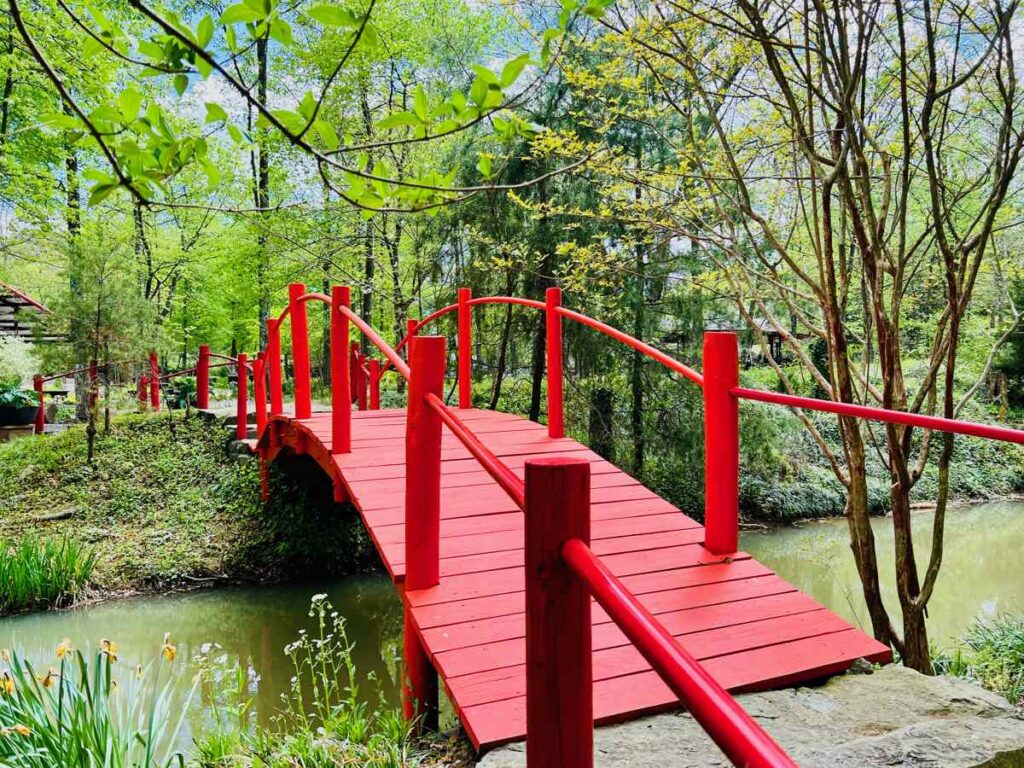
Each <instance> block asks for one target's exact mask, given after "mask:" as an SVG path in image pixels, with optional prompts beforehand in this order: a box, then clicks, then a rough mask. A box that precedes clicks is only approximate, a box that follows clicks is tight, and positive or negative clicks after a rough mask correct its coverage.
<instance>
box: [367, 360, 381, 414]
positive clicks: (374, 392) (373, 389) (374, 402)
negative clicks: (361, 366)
mask: <svg viewBox="0 0 1024 768" xmlns="http://www.w3.org/2000/svg"><path fill="white" fill-rule="evenodd" d="M368 362H369V365H370V410H371V411H379V410H380V360H377V359H376V358H373V359H371V360H369V361H368Z"/></svg>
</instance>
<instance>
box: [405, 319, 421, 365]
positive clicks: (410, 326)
mask: <svg viewBox="0 0 1024 768" xmlns="http://www.w3.org/2000/svg"><path fill="white" fill-rule="evenodd" d="M417 325H419V323H418V322H417V321H416V318H415V317H407V318H406V319H405V335H406V337H407V338H410V339H411V338H412V337H413V336H415V335H416V326H417ZM406 343H407V344H408V342H406ZM405 356H406V358H408V356H409V353H408V351H407V352H406V355H405Z"/></svg>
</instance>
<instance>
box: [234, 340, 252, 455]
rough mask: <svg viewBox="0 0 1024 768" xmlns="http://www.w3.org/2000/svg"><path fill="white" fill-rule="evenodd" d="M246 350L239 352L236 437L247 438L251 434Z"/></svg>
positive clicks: (238, 438) (239, 438)
mask: <svg viewBox="0 0 1024 768" xmlns="http://www.w3.org/2000/svg"><path fill="white" fill-rule="evenodd" d="M248 362H249V361H248V359H247V358H246V354H245V352H239V353H238V365H237V366H236V368H237V371H238V402H237V404H236V408H235V438H236V439H237V440H245V438H246V436H247V435H248V434H249V368H248V365H247V363H248Z"/></svg>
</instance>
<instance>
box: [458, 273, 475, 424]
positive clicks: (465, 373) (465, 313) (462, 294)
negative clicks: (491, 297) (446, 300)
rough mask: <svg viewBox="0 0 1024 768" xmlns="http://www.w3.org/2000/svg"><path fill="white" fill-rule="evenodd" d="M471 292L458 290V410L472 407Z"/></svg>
mask: <svg viewBox="0 0 1024 768" xmlns="http://www.w3.org/2000/svg"><path fill="white" fill-rule="evenodd" d="M472 298H473V292H472V291H471V290H470V289H469V288H459V349H458V352H459V408H472V407H473V307H472V306H471V305H470V303H469V301H470V299H472Z"/></svg>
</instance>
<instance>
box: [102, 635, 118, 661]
mask: <svg viewBox="0 0 1024 768" xmlns="http://www.w3.org/2000/svg"><path fill="white" fill-rule="evenodd" d="M100 649H101V650H102V651H103V653H105V654H106V655H107V658H108V659H110V660H111V661H117V643H115V642H112V641H110V640H106V639H104V640H101V641H100Z"/></svg>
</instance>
